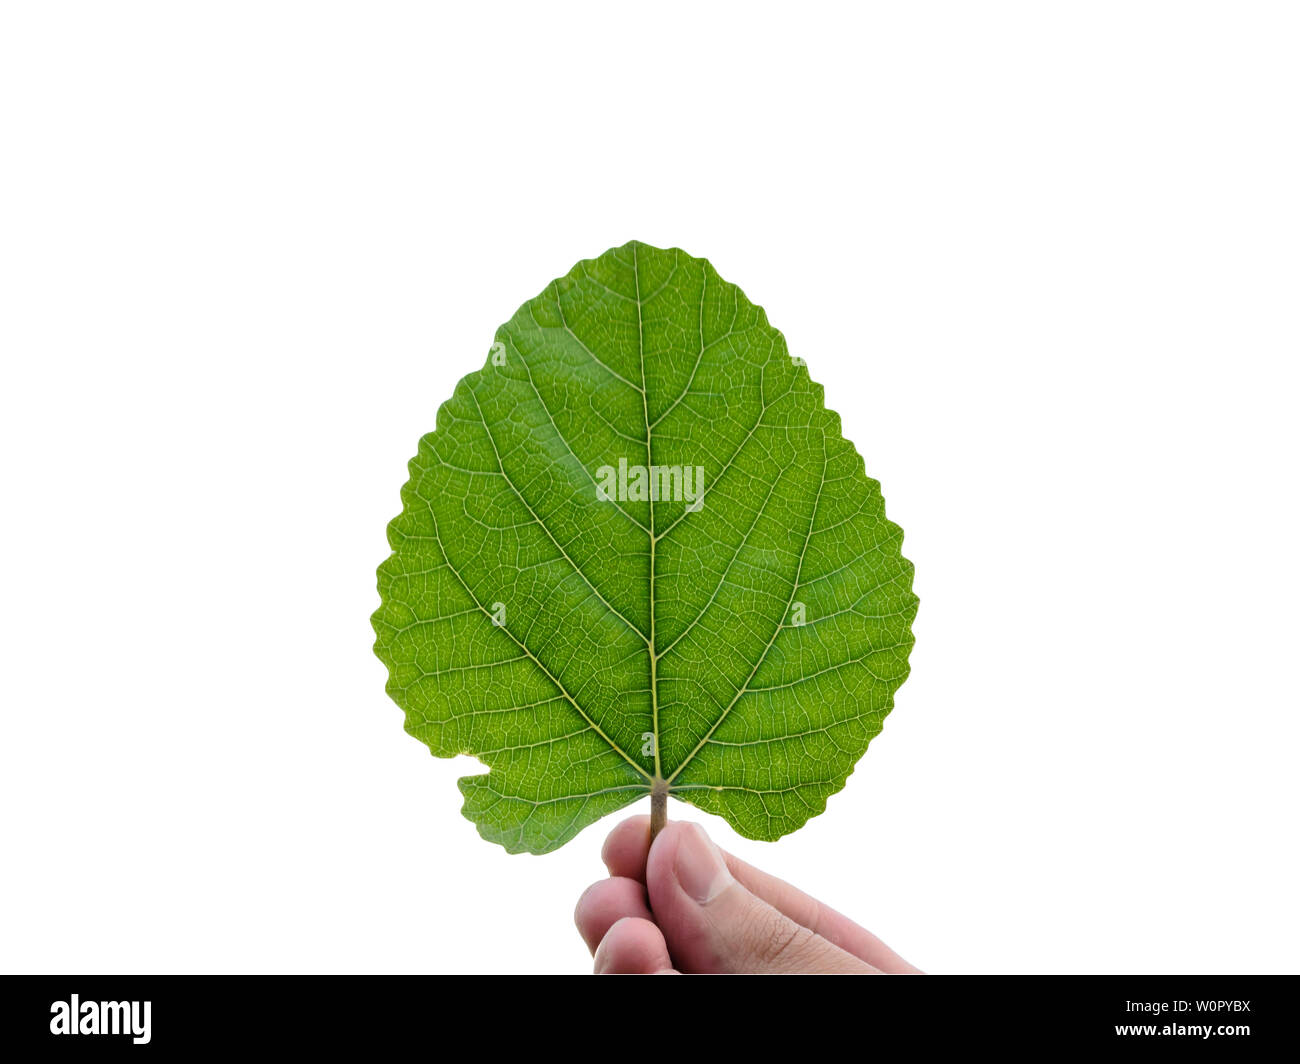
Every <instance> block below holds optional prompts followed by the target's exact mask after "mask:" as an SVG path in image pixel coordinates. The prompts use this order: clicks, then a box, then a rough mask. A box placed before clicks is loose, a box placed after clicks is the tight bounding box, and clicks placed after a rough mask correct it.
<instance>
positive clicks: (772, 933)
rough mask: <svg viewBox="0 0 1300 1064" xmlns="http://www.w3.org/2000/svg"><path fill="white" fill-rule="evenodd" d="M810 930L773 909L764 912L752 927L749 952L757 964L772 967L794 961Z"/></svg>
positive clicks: (810, 936)
mask: <svg viewBox="0 0 1300 1064" xmlns="http://www.w3.org/2000/svg"><path fill="white" fill-rule="evenodd" d="M811 938H812V932H811V931H809V930H808V929H807V928H805V927H800V926H799V925H798V924H796V923H794V922H793V921H792V920H789V919H787V918H786V917H785V916H783V915H782V914H781V913H779V912H776V911H775V910H773V911H771V912H769V913H766V914H764V915H763V917H762V918H761V919H760V920H759V921H758V926H756V927H755V928H754V934H753V938H752V940H751V941H752V947H751V953H752V954H753V960H754V961H755V963H756V964H757V965H761V966H765V967H774V966H782V965H788V964H790V963H793V962H794V961H796V959H797V958H798V957H799V955H800V954H801V953H802V952H803V951H804V949H805V948H806V946H807V944H808V942H809V940H810V939H811Z"/></svg>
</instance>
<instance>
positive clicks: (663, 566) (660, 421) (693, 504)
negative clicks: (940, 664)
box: [373, 242, 917, 853]
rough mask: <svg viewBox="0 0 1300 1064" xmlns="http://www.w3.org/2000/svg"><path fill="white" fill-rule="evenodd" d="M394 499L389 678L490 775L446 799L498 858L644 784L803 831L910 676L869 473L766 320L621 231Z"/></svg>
mask: <svg viewBox="0 0 1300 1064" xmlns="http://www.w3.org/2000/svg"><path fill="white" fill-rule="evenodd" d="M871 398H872V401H873V402H881V401H882V400H881V399H879V398H878V397H871ZM638 467H640V468H639V469H638ZM650 485H653V487H651V486H650ZM647 496H653V497H647ZM402 501H403V506H404V508H403V510H402V513H401V515H400V516H399V517H397V518H396V519H395V520H394V521H393V522H392V523H391V524H390V525H389V529H388V538H389V543H390V545H391V547H392V549H393V554H392V556H391V557H390V558H389V559H388V560H387V561H385V562H384V563H383V565H381V566H380V568H379V591H380V596H381V598H382V605H381V606H380V608H379V610H378V611H377V612H376V613H375V615H374V617H373V623H374V627H375V631H376V633H377V635H378V640H377V642H376V645H375V650H376V653H377V654H378V655H379V657H380V658H381V659H382V660H383V662H384V664H385V665H387V666H388V670H389V682H388V692H389V694H390V695H391V696H392V697H393V699H394V700H395V701H396V702H397V704H398V705H399V706H401V707H402V709H403V710H405V712H406V729H407V731H409V732H410V733H411V734H412V735H414V736H415V737H416V738H418V739H420V740H421V741H423V742H424V743H427V744H428V746H429V747H430V749H431V750H432V751H433V753H434V754H436V755H438V756H439V757H451V756H453V755H455V754H472V755H474V756H475V757H477V758H479V759H480V760H481V761H482V762H483V763H484V764H485V765H487V766H488V768H489V769H490V771H489V772H487V773H486V774H482V775H475V776H467V777H464V778H463V779H461V781H460V788H461V791H462V793H463V794H464V797H465V803H464V813H465V815H466V816H467V817H469V818H470V819H471V820H473V821H474V823H475V824H476V825H477V826H478V829H479V832H480V833H481V834H482V835H483V836H484V838H487V839H490V840H491V841H493V842H497V843H500V844H501V845H502V846H504V847H505V848H506V849H507V850H509V851H511V852H519V851H522V850H527V851H531V852H533V853H544V852H546V851H548V850H553V849H555V848H557V847H559V846H561V845H563V844H564V843H565V842H567V841H568V840H569V839H571V838H573V836H574V835H576V834H577V833H578V832H579V831H580V830H582V828H584V827H586V826H587V825H588V824H591V823H592V822H593V821H595V820H597V819H599V818H600V817H602V816H604V815H606V814H607V813H612V812H614V811H615V810H616V809H619V808H621V807H622V806H625V805H628V804H629V803H631V802H634V801H636V800H637V799H638V798H641V797H644V796H645V795H646V794H647V793H649V791H650V789H651V786H652V784H653V783H654V782H655V781H657V780H666V781H667V783H668V787H669V793H670V794H672V795H673V796H674V797H676V798H678V799H681V800H684V801H687V802H690V803H692V804H693V805H696V806H698V807H699V808H701V809H704V810H707V811H708V812H710V813H717V814H719V815H720V816H722V817H724V818H725V819H726V820H727V821H728V823H730V824H731V825H732V826H733V827H734V828H735V829H736V830H737V831H738V832H740V833H741V834H742V835H746V836H748V837H750V838H755V839H775V838H778V837H779V836H781V835H784V834H786V833H788V832H791V831H794V830H795V829H796V828H798V827H800V826H802V825H803V824H804V822H805V821H807V820H808V818H809V817H812V816H815V815H817V814H818V813H820V812H822V811H823V810H824V809H825V807H826V799H827V797H828V796H829V795H831V794H833V793H835V792H836V791H838V790H840V788H842V787H843V786H844V784H845V781H846V779H847V777H848V775H849V773H851V772H852V771H853V766H854V764H855V762H856V761H857V760H858V758H859V757H861V756H862V754H863V752H864V751H865V750H866V748H867V744H868V743H869V742H870V741H871V739H872V738H873V737H874V736H875V735H876V734H877V733H878V732H879V731H880V728H881V723H882V721H883V720H884V718H885V715H886V714H887V713H888V712H889V711H890V709H891V708H892V707H893V700H894V692H895V691H896V690H897V689H898V687H899V685H900V684H901V683H902V682H903V680H904V679H905V678H906V677H907V672H908V665H907V657H908V653H909V651H910V650H911V647H912V634H911V622H912V620H913V618H914V617H915V615H916V606H917V599H916V597H915V596H914V595H913V594H912V590H911V585H912V565H911V563H910V562H908V561H907V560H906V559H904V558H903V557H902V554H901V553H900V548H901V544H902V530H901V529H900V528H899V527H898V526H897V525H894V524H892V523H890V522H889V521H888V520H886V518H885V512H884V503H883V500H882V499H881V495H880V486H879V484H877V483H876V482H875V481H874V480H870V479H868V478H867V476H866V474H865V472H864V471H863V464H862V459H861V458H860V457H859V455H858V454H857V452H856V451H855V450H854V448H853V445H852V444H851V443H849V442H847V441H846V440H844V439H843V438H842V437H841V435H840V423H839V417H838V416H837V415H836V414H834V413H832V412H830V411H828V410H826V409H825V407H824V406H823V401H822V389H821V386H820V385H817V384H814V383H813V382H812V381H811V380H810V379H809V376H808V371H807V369H806V368H805V367H804V365H803V363H802V362H801V361H800V360H799V359H794V358H792V357H791V356H790V354H789V352H788V351H787V349H786V344H785V339H784V337H782V335H781V334H780V333H779V332H778V331H777V330H776V329H774V328H772V326H770V325H769V324H768V321H767V316H766V315H765V314H764V312H763V310H762V309H761V308H759V307H756V306H754V304H752V303H750V302H749V300H748V299H746V298H745V296H744V294H743V293H742V292H741V291H740V289H739V288H737V287H736V286H735V285H732V284H728V283H727V282H726V281H724V280H722V278H721V277H719V276H718V274H717V272H716V271H715V270H714V269H713V267H712V266H711V265H710V264H709V263H708V262H707V261H705V260H704V259H697V258H692V257H691V256H689V255H687V254H685V253H684V252H682V251H679V250H675V249H674V250H669V251H663V250H660V249H658V248H653V247H650V246H648V245H646V244H641V243H638V242H633V243H630V244H627V245H625V246H623V247H621V248H616V249H613V250H611V251H608V252H606V253H605V254H604V255H602V256H600V257H599V258H597V259H591V260H587V261H584V262H580V263H578V265H577V266H575V267H574V268H573V270H572V271H570V272H569V274H568V275H567V276H565V277H562V278H560V279H559V280H557V281H554V282H552V283H551V284H549V285H547V287H546V288H545V290H544V291H543V292H542V293H541V295H539V296H537V298H535V299H532V300H530V301H529V302H527V303H525V304H524V305H523V306H522V307H520V308H519V310H518V311H517V312H516V314H515V316H514V317H513V318H511V319H510V321H509V322H507V323H506V324H505V325H503V326H502V327H501V328H500V329H498V330H497V334H496V342H495V343H494V344H493V345H492V349H491V351H490V353H489V355H488V359H487V363H486V364H485V366H484V367H483V368H482V369H481V370H479V371H478V372H476V373H471V374H470V375H469V376H467V377H465V378H464V379H463V380H461V382H460V383H459V384H458V385H457V386H456V391H455V394H453V396H452V397H451V399H450V400H448V401H447V402H446V403H445V404H444V405H443V406H442V408H441V409H440V410H439V412H438V422H437V429H436V431H435V432H433V433H430V434H429V435H427V436H425V437H424V438H423V439H422V440H421V441H420V447H419V453H418V454H417V455H416V456H415V458H414V459H412V460H411V463H410V480H409V481H408V482H407V484H406V486H405V487H404V488H403V489H402Z"/></svg>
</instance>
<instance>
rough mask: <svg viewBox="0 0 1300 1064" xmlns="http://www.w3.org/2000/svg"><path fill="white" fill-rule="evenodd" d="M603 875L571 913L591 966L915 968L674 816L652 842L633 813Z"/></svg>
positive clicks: (779, 971)
mask: <svg viewBox="0 0 1300 1064" xmlns="http://www.w3.org/2000/svg"><path fill="white" fill-rule="evenodd" d="M601 857H602V859H603V860H604V862H605V867H606V868H608V869H609V878H608V879H602V880H600V881H599V882H598V883H593V884H592V885H591V886H590V887H588V888H587V889H586V891H584V892H583V895H582V897H581V898H579V899H578V907H577V909H576V911H575V913H574V920H575V922H576V923H577V925H578V931H579V933H580V934H581V935H582V938H583V941H585V942H586V943H587V948H588V949H590V950H591V951H592V954H593V955H594V956H595V962H596V974H597V975H618V974H622V975H635V974H643V975H649V974H654V973H662V974H680V973H706V972H712V973H750V974H757V975H797V974H804V975H881V974H897V975H902V974H919V969H917V968H914V967H913V966H912V965H910V964H908V963H907V961H905V960H903V958H902V957H900V956H899V955H898V954H897V953H895V952H894V951H893V950H892V949H890V948H889V947H888V946H886V945H885V944H884V943H883V942H881V941H880V939H878V938H876V936H875V935H873V934H872V933H871V932H870V931H867V930H865V929H864V928H861V927H859V926H858V925H857V924H855V923H853V921H851V920H849V919H848V918H847V917H845V916H842V915H841V914H840V913H837V912H836V911H835V910H834V909H831V908H828V907H827V906H825V905H823V904H822V903H821V902H819V901H817V900H816V899H814V898H810V897H809V896H808V895H807V894H804V893H803V892H802V891H800V890H796V889H795V888H794V887H792V886H790V884H788V883H786V882H783V881H782V880H780V879H777V878H776V877H775V876H769V875H768V874H767V873H766V872H760V871H759V870H758V869H757V868H754V867H752V866H750V865H747V864H746V863H745V862H744V861H741V860H739V859H737V858H735V857H732V856H731V855H730V854H728V853H724V852H723V851H722V850H720V849H718V847H717V846H715V845H714V844H713V842H712V841H711V840H710V839H709V837H708V836H707V835H706V834H705V833H704V829H703V828H701V827H700V826H699V825H698V824H690V823H685V822H681V821H675V822H673V823H670V824H669V825H668V826H667V827H665V828H664V830H663V831H662V832H660V834H659V837H658V838H656V839H655V841H654V845H651V844H650V818H649V817H645V816H639V817H632V818H631V819H629V820H625V821H623V823H621V824H619V825H618V827H616V828H615V829H614V830H613V831H612V832H610V834H609V838H608V839H606V840H605V847H604V850H603V851H602V853H601Z"/></svg>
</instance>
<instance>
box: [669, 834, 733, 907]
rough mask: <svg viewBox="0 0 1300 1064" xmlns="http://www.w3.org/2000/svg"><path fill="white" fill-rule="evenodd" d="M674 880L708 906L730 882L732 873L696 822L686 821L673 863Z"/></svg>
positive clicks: (720, 852)
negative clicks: (689, 822)
mask: <svg viewBox="0 0 1300 1064" xmlns="http://www.w3.org/2000/svg"><path fill="white" fill-rule="evenodd" d="M673 873H674V874H675V875H676V876H677V882H678V883H680V884H681V885H682V889H683V890H684V891H686V893H687V894H689V895H690V896H691V897H692V898H694V899H695V900H696V901H697V902H699V903H700V904H701V905H707V904H708V903H709V902H710V901H712V900H713V899H714V898H716V897H717V896H718V895H719V894H720V893H721V892H722V891H723V890H725V889H726V888H727V887H728V886H730V885H731V872H729V871H728V870H727V862H726V861H724V860H723V859H722V851H721V850H719V849H718V848H717V847H716V846H714V845H713V843H712V842H711V841H710V840H709V837H708V836H707V835H706V834H704V830H703V829H702V828H700V827H698V826H696V825H695V824H687V825H686V830H684V831H683V832H682V838H681V841H680V842H679V843H678V844H677V858H676V860H675V861H674V862H673Z"/></svg>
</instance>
